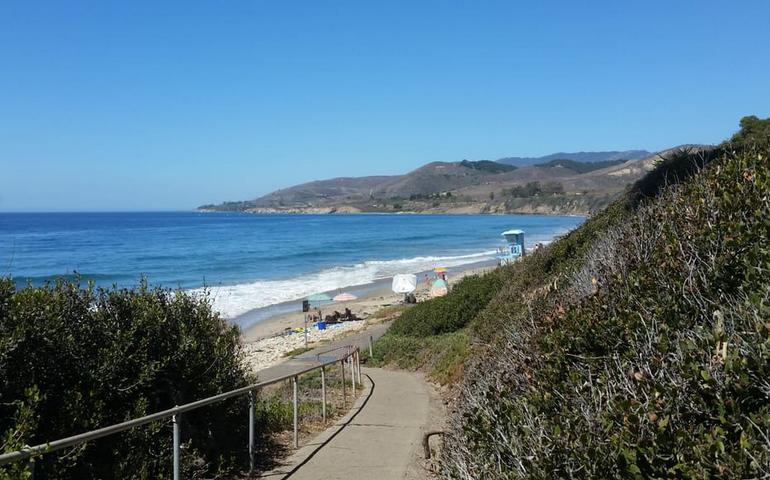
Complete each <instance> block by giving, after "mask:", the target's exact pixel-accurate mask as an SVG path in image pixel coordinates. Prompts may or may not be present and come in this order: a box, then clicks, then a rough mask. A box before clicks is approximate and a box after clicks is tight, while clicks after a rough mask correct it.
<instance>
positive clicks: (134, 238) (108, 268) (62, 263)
mask: <svg viewBox="0 0 770 480" xmlns="http://www.w3.org/2000/svg"><path fill="white" fill-rule="evenodd" d="M582 221H583V218H582V217H561V216H542V215H376V214H372V215H366V214H360V215H253V214H240V213H197V212H163V213H0V275H10V276H12V277H13V278H14V280H15V281H16V282H17V283H18V284H19V285H26V283H27V282H32V283H33V284H41V283H43V282H45V281H47V280H51V279H54V278H56V277H59V276H67V277H72V276H73V274H74V272H78V273H79V274H80V276H81V278H82V279H83V280H93V281H94V282H95V283H96V284H97V285H100V286H110V285H113V284H117V285H118V286H125V287H130V286H134V285H136V284H137V283H138V281H139V280H140V278H141V277H142V276H146V278H147V279H148V281H149V282H150V284H153V285H163V286H167V287H173V288H176V287H181V288H185V289H198V288H200V287H202V286H203V285H207V286H209V287H210V289H211V292H212V293H213V295H214V302H215V306H216V307H217V308H218V309H219V310H220V311H221V312H222V313H223V314H224V315H225V316H227V317H234V316H237V315H240V314H243V313H245V312H247V311H249V310H251V309H254V308H260V307H265V306H268V305H274V304H277V303H281V302H286V301H291V300H296V299H300V298H303V297H305V296H307V295H309V294H312V293H315V292H320V291H329V290H334V289H337V288H343V287H349V286H353V285H364V284H367V283H371V282H374V281H376V280H378V279H382V278H387V277H391V276H393V275H394V274H396V273H416V272H420V271H424V270H429V269H431V268H433V267H435V266H438V265H441V266H447V267H452V266H458V265H463V264H469V263H476V262H479V261H483V260H485V259H491V258H494V250H495V248H496V247H497V246H500V245H502V244H503V241H502V237H501V236H500V233H501V232H502V231H504V230H506V229H509V228H514V227H515V228H521V229H523V230H525V231H526V243H527V244H528V245H529V246H531V245H533V244H534V243H536V242H548V241H550V240H551V239H552V238H553V236H555V235H560V234H563V233H566V232H567V231H569V230H571V229H573V228H575V227H576V226H577V225H579V224H580V223H581V222H582Z"/></svg>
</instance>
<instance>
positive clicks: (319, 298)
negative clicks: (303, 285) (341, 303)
mask: <svg viewBox="0 0 770 480" xmlns="http://www.w3.org/2000/svg"><path fill="white" fill-rule="evenodd" d="M307 299H308V300H310V301H311V302H313V303H318V302H328V301H331V299H332V297H330V296H329V295H327V294H325V293H314V294H313V295H310V296H309V297H307Z"/></svg>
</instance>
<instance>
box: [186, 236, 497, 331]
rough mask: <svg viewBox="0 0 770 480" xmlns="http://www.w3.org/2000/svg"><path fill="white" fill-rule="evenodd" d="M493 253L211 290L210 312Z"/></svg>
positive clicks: (373, 264)
mask: <svg viewBox="0 0 770 480" xmlns="http://www.w3.org/2000/svg"><path fill="white" fill-rule="evenodd" d="M494 256H495V251H494V250H492V251H486V252H478V253H473V254H469V255H458V256H444V257H440V256H436V257H414V258H404V259H399V260H371V261H367V262H363V263H359V264H357V265H353V266H349V267H334V268H330V269H327V270H322V271H320V272H316V273H310V274H307V275H303V276H301V277H295V278H290V279H286V280H259V281H255V282H251V283H244V284H238V285H224V286H219V287H211V288H210V290H211V294H212V298H213V301H214V308H215V309H216V310H218V311H219V312H220V313H221V314H222V315H223V316H224V317H226V318H233V317H237V316H238V315H241V314H243V313H246V312H248V311H249V310H252V309H255V308H261V307H266V306H269V305H275V304H277V303H282V302H288V301H293V300H300V299H303V298H305V297H307V296H308V295H312V294H314V293H319V292H328V291H333V290H336V289H339V288H346V287H351V286H354V285H365V284H368V283H372V282H374V281H376V280H380V279H384V278H390V277H392V276H393V275H396V274H398V273H417V272H421V271H426V270H430V269H433V268H435V267H437V266H442V267H456V266H459V265H466V264H469V263H476V262H481V261H484V260H488V259H491V258H494ZM198 291H199V290H198Z"/></svg>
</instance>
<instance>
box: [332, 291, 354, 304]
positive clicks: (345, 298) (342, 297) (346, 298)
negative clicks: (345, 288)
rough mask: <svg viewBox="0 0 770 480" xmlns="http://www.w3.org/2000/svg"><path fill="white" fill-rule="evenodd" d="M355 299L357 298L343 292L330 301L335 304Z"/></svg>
mask: <svg viewBox="0 0 770 480" xmlns="http://www.w3.org/2000/svg"><path fill="white" fill-rule="evenodd" d="M357 298H358V297H356V296H355V295H353V294H352V293H348V292H343V293H340V294H339V295H336V296H335V297H334V298H332V300H334V301H335V302H349V301H351V300H355V299H357Z"/></svg>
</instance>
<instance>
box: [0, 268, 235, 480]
mask: <svg viewBox="0 0 770 480" xmlns="http://www.w3.org/2000/svg"><path fill="white" fill-rule="evenodd" d="M239 352H240V340H239V331H238V329H237V327H234V326H232V325H230V324H228V323H227V322H226V321H225V320H223V319H221V318H220V317H219V316H218V314H216V313H215V312H213V311H212V310H211V306H210V303H209V302H208V300H207V299H206V298H205V297H204V298H196V297H193V296H191V295H189V294H186V293H184V292H182V291H168V290H163V289H159V288H157V289H156V288H149V287H148V286H147V285H146V284H145V283H142V284H141V285H140V286H139V287H138V288H137V289H135V290H118V289H107V290H104V289H98V290H94V289H93V288H91V287H87V288H81V286H80V285H79V284H78V283H68V282H66V281H63V280H62V281H57V282H56V283H54V284H49V285H46V286H43V287H39V288H33V287H27V288H23V289H17V288H16V287H15V286H14V283H13V281H12V280H11V279H0V442H1V443H0V449H1V450H2V451H10V450H15V449H18V448H20V447H22V446H23V445H25V444H28V445H36V444H39V443H44V442H46V441H50V440H55V439H58V438H62V437H66V436H70V435H74V434H77V433H82V432H85V431H88V430H93V429H96V428H100V427H105V426H108V425H111V424H115V423H119V422H122V421H125V420H127V419H129V418H134V417H139V416H142V415H147V414H150V413H154V412H157V411H160V410H164V409H168V408H171V407H173V406H174V405H181V404H184V403H187V402H191V401H194V400H198V399H200V398H204V397H208V396H212V395H215V394H218V393H221V392H224V391H228V390H231V389H234V388H238V387H241V386H244V385H246V384H247V383H248V382H249V381H250V379H249V377H248V375H247V373H246V372H245V371H244V368H243V367H242V365H241V361H240V355H239ZM246 411H247V403H246V399H245V398H243V399H237V400H230V401H226V402H223V403H221V404H218V405H215V406H212V407H207V408H204V409H200V410H197V411H194V412H190V413H187V414H185V415H182V416H181V429H182V440H183V442H184V444H185V446H186V448H185V450H184V455H183V465H184V469H185V476H187V477H191V476H193V474H195V473H196V472H197V474H201V473H203V472H209V473H215V472H217V471H230V470H233V469H235V468H237V467H238V466H239V465H242V463H240V462H243V461H244V459H245V458H244V457H245V453H246V452H245V449H244V448H243V444H244V439H245V438H246V434H247V432H246V431H245V428H246V422H244V418H245V415H246ZM170 454H171V430H170V424H169V422H159V423H153V424H150V425H148V426H145V427H138V428H135V429H131V430H129V431H127V432H124V433H122V434H118V435H113V436H110V437H105V438H103V439H101V440H99V441H95V442H89V443H88V444H85V445H83V446H81V447H76V448H72V449H66V450H63V451H59V452H55V453H51V454H47V455H45V456H43V457H42V459H38V461H37V463H36V467H35V475H36V478H57V479H60V478H64V479H67V478H73V479H84V478H153V479H154V478H168V477H169V476H170V465H171V457H170ZM18 468H19V467H18V466H9V467H5V469H0V478H2V476H3V475H6V476H7V477H9V478H14V477H17V476H18V475H19V472H18V471H14V469H18Z"/></svg>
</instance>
